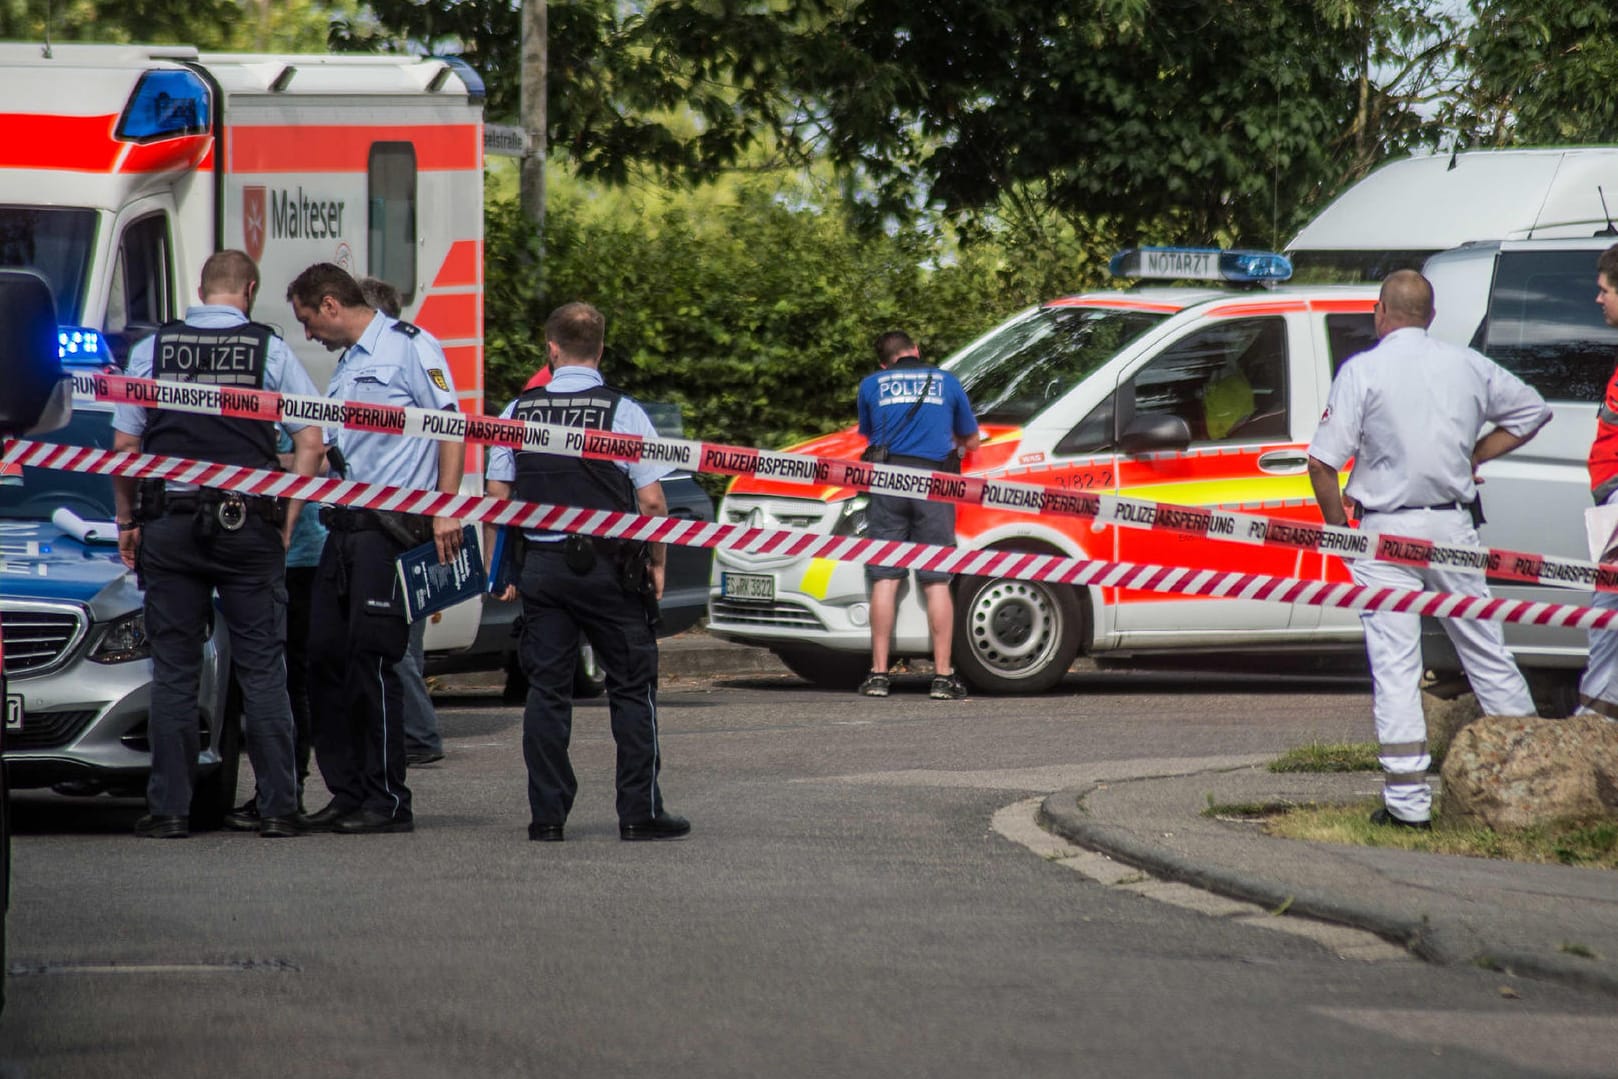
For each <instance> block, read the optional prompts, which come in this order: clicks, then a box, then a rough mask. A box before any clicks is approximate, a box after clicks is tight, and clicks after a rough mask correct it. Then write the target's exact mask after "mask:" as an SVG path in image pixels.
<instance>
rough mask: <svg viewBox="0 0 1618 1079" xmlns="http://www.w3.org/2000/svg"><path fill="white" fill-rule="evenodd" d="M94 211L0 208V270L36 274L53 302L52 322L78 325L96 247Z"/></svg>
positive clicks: (33, 207)
mask: <svg viewBox="0 0 1618 1079" xmlns="http://www.w3.org/2000/svg"><path fill="white" fill-rule="evenodd" d="M95 235H96V214H95V211H94V210H71V209H61V208H57V207H42V206H0V266H25V267H27V268H28V269H31V270H36V271H38V272H39V273H40V274H41V275H42V276H43V277H44V278H45V282H46V283H47V284H48V285H50V287H51V295H52V297H53V298H54V299H55V300H56V319H57V321H58V322H62V323H65V324H69V325H74V324H77V323H78V321H79V317H80V316H79V311H80V310H81V307H82V305H83V303H84V284H85V278H86V276H87V271H88V270H89V268H90V252H91V250H92V249H93V248H94V246H95Z"/></svg>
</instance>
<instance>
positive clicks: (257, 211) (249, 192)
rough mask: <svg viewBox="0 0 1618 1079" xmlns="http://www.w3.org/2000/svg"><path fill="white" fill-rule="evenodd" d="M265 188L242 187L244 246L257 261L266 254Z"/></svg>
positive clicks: (248, 254) (251, 257) (249, 255)
mask: <svg viewBox="0 0 1618 1079" xmlns="http://www.w3.org/2000/svg"><path fill="white" fill-rule="evenodd" d="M264 205H265V199H264V188H263V187H261V186H257V185H255V186H251V187H243V188H242V246H243V247H244V248H245V249H246V251H247V257H248V258H250V259H252V260H253V261H254V262H257V261H258V260H259V259H260V258H261V257H262V256H263V255H264Z"/></svg>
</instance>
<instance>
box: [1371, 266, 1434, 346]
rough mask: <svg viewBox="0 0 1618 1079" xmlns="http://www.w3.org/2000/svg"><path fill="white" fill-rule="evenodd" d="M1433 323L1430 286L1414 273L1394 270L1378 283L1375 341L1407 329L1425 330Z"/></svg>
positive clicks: (1423, 278) (1430, 284)
mask: <svg viewBox="0 0 1618 1079" xmlns="http://www.w3.org/2000/svg"><path fill="white" fill-rule="evenodd" d="M1432 321H1433V286H1432V283H1431V282H1429V281H1428V280H1427V279H1426V278H1425V277H1423V276H1421V274H1419V273H1417V272H1416V271H1415V270H1395V271H1394V272H1393V273H1390V274H1389V275H1388V276H1387V277H1385V278H1384V279H1383V281H1382V295H1381V298H1380V301H1379V304H1378V306H1377V312H1376V332H1377V336H1378V337H1382V336H1386V335H1387V334H1390V333H1392V332H1393V331H1394V330H1402V329H1404V328H1405V327H1407V326H1419V327H1420V328H1422V329H1424V330H1425V329H1426V328H1427V327H1428V326H1429V325H1430V324H1431V323H1432Z"/></svg>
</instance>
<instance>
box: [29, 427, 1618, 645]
mask: <svg viewBox="0 0 1618 1079" xmlns="http://www.w3.org/2000/svg"><path fill="white" fill-rule="evenodd" d="M5 460H6V461H7V462H15V463H17V464H19V465H24V466H31V467H35V468H55V469H66V470H69V471H76V472H95V473H99V474H102V475H112V476H128V477H133V478H140V479H146V478H162V479H168V480H174V481H176V482H181V483H194V484H199V485H203V486H209V487H219V488H223V489H226V490H232V491H239V492H241V493H243V494H257V495H272V496H276V497H280V498H302V499H308V500H310V501H317V502H327V503H332V504H336V505H344V506H351V507H354V508H359V509H375V510H395V511H398V512H402V513H420V514H430V515H433V516H440V517H458V518H461V519H463V520H473V521H483V522H486V523H489V524H496V525H509V526H513V527H517V528H523V529H544V530H548V531H557V532H583V533H585V534H587V535H592V536H604V537H608V538H612V539H630V540H644V541H649V542H654V543H673V544H677V545H680V546H685V547H714V548H724V549H726V550H736V551H742V552H745V553H748V554H773V555H790V556H793V557H813V558H827V559H832V560H835V561H840V562H855V563H860V564H865V563H871V564H875V565H882V566H897V567H901V568H904V569H926V570H938V571H941V572H947V573H961V574H968V575H972V576H983V577H1011V578H1017V579H1020V580H1028V581H1052V582H1060V583H1064V584H1072V585H1083V586H1096V587H1101V588H1128V589H1137V590H1142V591H1149V592H1167V593H1175V594H1179V595H1191V596H1206V597H1210V598H1222V599H1254V600H1264V601H1267V602H1271V603H1307V604H1310V605H1311V606H1316V607H1343V608H1349V609H1353V610H1362V611H1398V612H1401V613H1405V614H1415V615H1428V616H1431V617H1434V618H1468V619H1474V620H1480V621H1495V622H1528V623H1532V624H1534V625H1542V626H1564V627H1568V628H1572V629H1592V628H1595V629H1605V628H1607V627H1608V626H1609V625H1610V624H1611V623H1612V622H1613V621H1614V620H1615V619H1618V611H1606V610H1600V609H1598V608H1594V607H1579V606H1574V605H1571V604H1559V603H1525V602H1522V601H1520V600H1504V599H1484V598H1481V597H1476V596H1461V595H1456V594H1454V593H1449V592H1404V591H1400V590H1397V589H1391V588H1364V587H1361V586H1359V585H1353V584H1334V583H1331V582H1326V581H1305V580H1299V579H1296V578H1290V577H1270V576H1264V575H1260V574H1253V573H1221V572H1217V571H1214V570H1198V569H1187V568H1183V567H1173V566H1153V565H1141V564H1136V563H1130V562H1101V561H1094V560H1090V559H1076V558H1061V557H1058V556H1056V555H1043V554H1033V553H1030V552H1026V551H963V550H961V549H960V548H957V547H935V546H930V545H927V544H919V543H900V542H895V541H887V540H869V539H856V538H854V537H852V536H829V535H825V534H823V533H817V532H803V531H799V530H796V529H761V528H750V527H747V526H745V525H728V524H718V523H712V522H705V521H692V520H684V519H679V518H674V517H643V516H641V515H639V514H633V513H615V512H612V511H609V510H590V509H580V508H577V507H569V506H550V505H545V504H542V503H530V502H514V501H511V500H509V499H499V498H488V497H479V496H476V495H450V494H441V493H438V492H434V491H418V490H413V489H411V488H405V487H389V486H384V485H382V484H371V483H358V482H355V481H352V480H333V479H306V478H304V477H301V476H297V475H292V474H290V473H286V472H265V471H260V470H257V469H250V468H238V467H236V466H233V465H220V464H211V463H209V462H206V461H189V460H185V459H184V458H178V457H156V456H152V455H149V454H133V453H114V452H112V451H110V450H94V449H84V448H81V447H77V446H53V445H49V444H47V443H42V442H29V441H20V442H17V443H14V444H13V445H12V447H11V449H10V450H9V451H8V452H7V453H6V455H5Z"/></svg>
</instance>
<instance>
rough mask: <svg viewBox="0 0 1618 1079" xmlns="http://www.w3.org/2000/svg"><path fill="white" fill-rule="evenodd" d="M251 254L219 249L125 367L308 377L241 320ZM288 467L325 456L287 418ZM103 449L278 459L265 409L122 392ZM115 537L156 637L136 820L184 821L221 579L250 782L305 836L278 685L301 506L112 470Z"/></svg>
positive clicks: (265, 826)
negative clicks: (132, 399)
mask: <svg viewBox="0 0 1618 1079" xmlns="http://www.w3.org/2000/svg"><path fill="white" fill-rule="evenodd" d="M258 283H259V279H258V267H257V266H255V265H254V264H253V260H252V259H250V258H248V257H247V255H245V254H243V253H242V252H240V251H220V252H217V253H215V254H214V255H212V256H210V257H209V259H208V261H207V262H205V263H203V266H202V284H201V288H200V290H199V296H200V298H201V300H202V303H201V304H200V305H199V306H193V307H191V308H189V309H188V310H187V311H186V313H185V321H184V322H171V323H169V324H167V325H165V326H163V327H162V328H160V329H159V330H158V331H157V334H156V335H155V336H154V337H151V338H148V339H146V340H145V341H142V342H140V343H139V344H138V345H136V346H135V348H134V350H133V351H132V353H131V355H130V362H129V373H130V374H131V375H133V376H136V377H140V378H146V377H154V378H158V379H162V380H165V381H171V382H190V383H204V384H207V385H213V386H229V387H236V388H243V389H254V390H258V389H263V390H279V391H282V392H285V393H296V394H305V395H310V394H314V393H315V392H316V390H315V386H314V383H313V382H312V381H310V378H309V375H308V373H307V372H305V371H304V369H303V366H302V365H301V364H299V362H298V360H297V358H296V357H294V356H293V355H292V351H291V349H289V348H288V347H287V344H286V342H285V341H283V340H282V339H281V338H280V337H278V336H276V334H275V332H274V331H273V330H271V329H270V328H269V327H268V326H263V325H260V324H259V323H256V322H251V321H249V320H248V313H249V312H250V311H251V310H252V308H253V300H254V299H255V298H256V297H257V295H258ZM285 426H286V428H287V430H288V431H289V432H291V434H292V439H293V447H294V449H293V454H294V458H293V467H294V469H295V470H296V471H297V472H298V474H299V475H303V476H312V475H314V474H315V470H316V468H317V467H318V465H319V462H320V458H321V433H320V429H319V428H316V427H309V426H305V425H303V424H295V423H287V424H286V425H285ZM113 428H114V430H115V432H116V433H115V434H114V436H113V448H114V449H116V450H121V451H143V452H146V453H156V454H165V455H170V456H175V457H189V458H194V459H199V460H204V461H217V462H221V463H224V464H232V465H242V466H246V467H249V468H264V469H274V468H277V467H278V463H277V460H276V452H275V451H276V433H275V428H274V425H273V424H272V423H270V422H268V421H265V420H247V419H236V418H226V417H214V416H199V415H195V414H190V413H185V412H175V411H171V410H168V409H156V410H154V411H152V412H150V413H148V412H147V411H146V410H145V409H142V408H138V407H135V406H128V405H120V406H119V407H118V408H117V409H116V410H115V411H114V414H113ZM113 490H114V496H115V498H116V500H117V512H118V550H119V554H120V555H122V556H123V560H124V562H125V563H126V564H127V565H129V566H131V567H133V568H135V569H136V571H137V572H138V573H139V574H140V576H141V579H142V581H143V583H144V585H145V589H146V597H145V615H146V635H147V639H148V640H149V641H150V642H151V649H152V700H151V715H150V719H149V721H148V725H147V730H148V738H149V740H150V742H151V747H152V771H151V776H150V778H149V779H148V781H147V785H146V805H147V815H146V816H144V817H142V818H141V819H140V820H139V821H138V822H137V823H136V824H135V833H136V834H137V835H141V836H148V837H152V838H159V839H179V838H183V837H185V836H187V835H189V834H190V827H189V822H188V820H187V814H188V813H189V811H190V805H191V788H192V783H193V780H194V777H195V773H196V766H197V754H198V751H199V748H200V746H199V737H198V729H199V727H198V718H197V688H198V679H199V671H200V669H201V662H202V647H203V635H204V633H205V627H207V625H208V624H209V621H210V615H211V614H212V609H211V608H212V603H213V594H214V592H215V591H217V592H218V593H219V608H220V613H221V614H222V615H223V616H224V620H225V625H226V627H227V628H228V630H229V633H230V645H231V658H232V665H233V667H234V669H235V674H236V678H237V679H238V680H239V681H240V683H241V689H242V699H243V719H244V721H245V725H246V736H247V755H248V759H249V760H251V761H252V764H253V772H254V775H255V778H256V779H257V782H258V790H259V797H260V799H261V801H260V803H259V804H260V809H261V816H260V819H259V822H258V833H259V835H261V836H266V837H271V838H274V837H282V836H295V835H300V834H302V833H303V831H304V820H303V818H302V816H301V815H299V814H298V794H297V777H296V774H295V768H294V763H293V726H292V712H291V708H290V706H289V704H288V700H287V686H286V661H285V644H284V641H285V637H286V602H287V596H286V581H285V572H286V571H285V558H286V542H287V536H288V535H289V534H290V532H291V529H292V526H293V520H294V519H295V518H296V515H297V513H298V511H299V508H300V507H299V506H298V504H296V503H292V504H289V505H288V506H287V507H286V510H285V512H284V513H283V510H282V507H281V506H280V505H279V504H278V503H277V501H276V500H275V499H272V498H259V497H255V496H243V495H239V494H237V493H235V492H233V491H228V490H217V489H212V488H196V487H193V486H190V485H182V484H176V483H169V484H167V485H165V483H164V481H162V480H156V481H143V482H141V483H140V484H139V491H138V497H137V481H135V480H134V479H130V478H124V477H119V478H118V479H116V480H115V481H114V488H113Z"/></svg>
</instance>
